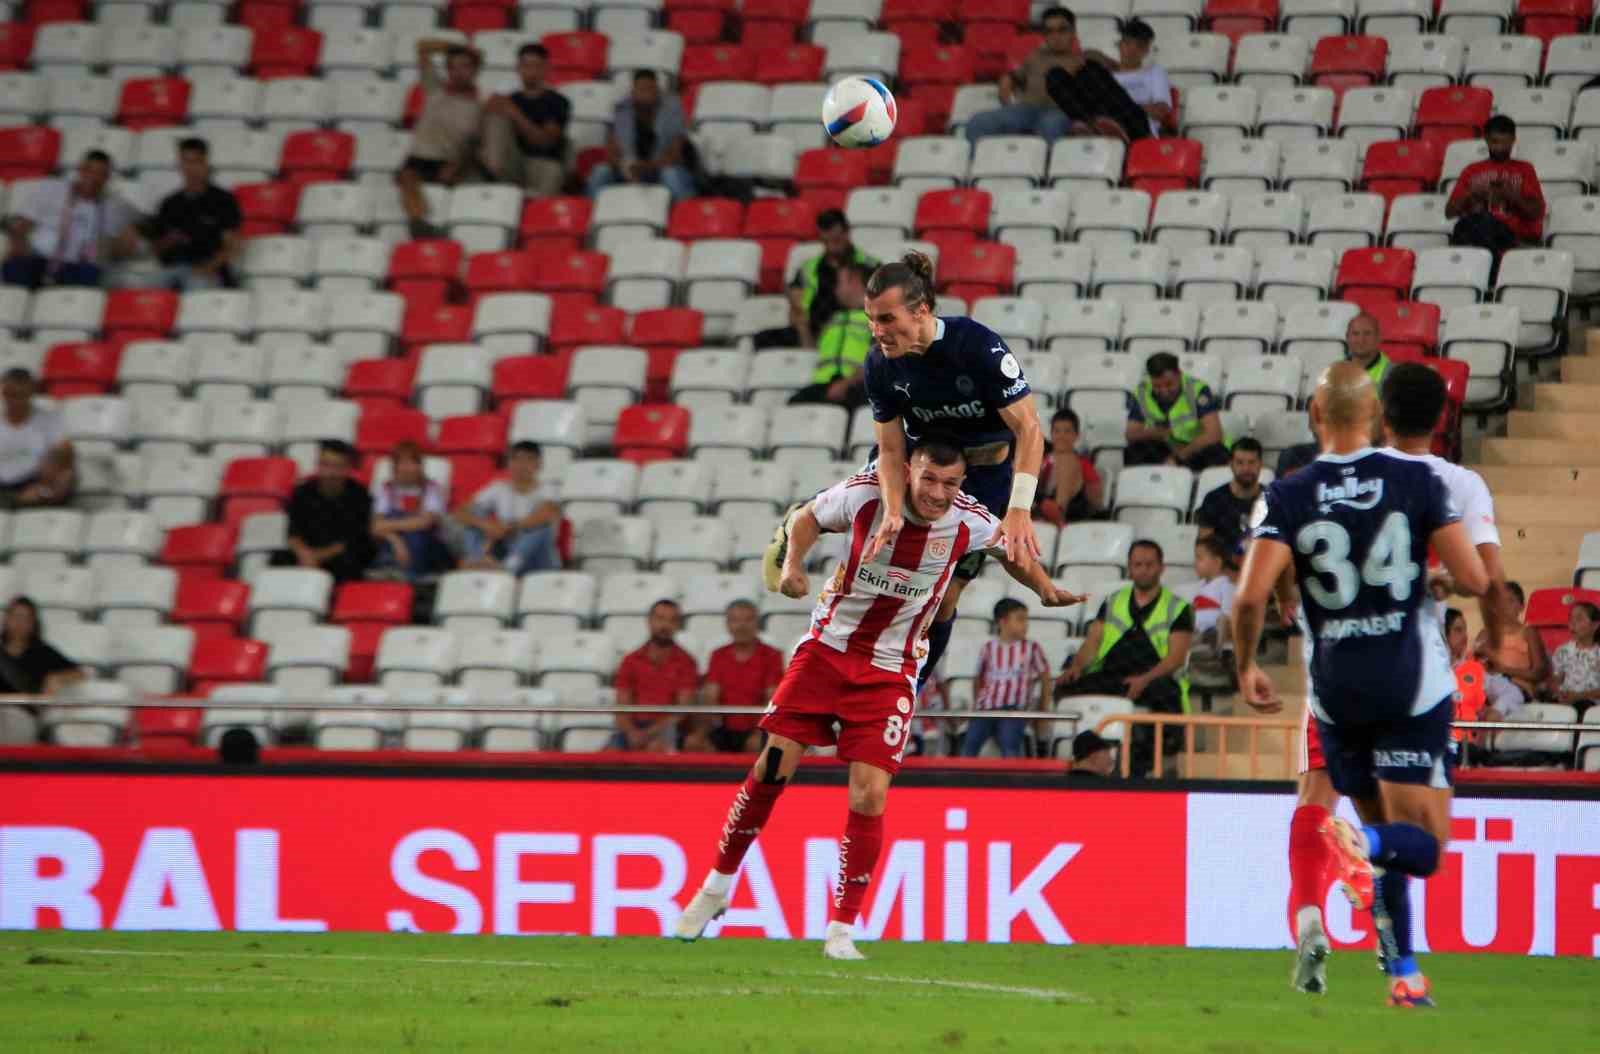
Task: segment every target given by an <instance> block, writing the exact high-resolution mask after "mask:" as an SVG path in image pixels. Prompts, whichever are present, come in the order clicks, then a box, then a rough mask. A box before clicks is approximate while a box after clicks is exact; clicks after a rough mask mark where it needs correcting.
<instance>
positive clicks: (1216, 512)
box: [1194, 436, 1262, 554]
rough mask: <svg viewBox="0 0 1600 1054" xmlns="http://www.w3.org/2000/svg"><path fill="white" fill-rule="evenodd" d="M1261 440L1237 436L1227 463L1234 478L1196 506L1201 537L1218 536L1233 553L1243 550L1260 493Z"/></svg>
mask: <svg viewBox="0 0 1600 1054" xmlns="http://www.w3.org/2000/svg"><path fill="white" fill-rule="evenodd" d="M1261 453H1262V451H1261V443H1260V442H1259V441H1258V440H1256V439H1255V438H1253V437H1251V436H1243V437H1241V438H1239V439H1236V440H1234V443H1233V458H1232V460H1231V461H1230V462H1229V463H1228V464H1229V468H1231V469H1232V470H1233V479H1232V480H1230V481H1229V482H1227V483H1224V484H1223V485H1222V486H1220V487H1218V488H1217V489H1216V490H1213V491H1212V492H1211V493H1210V494H1207V495H1206V496H1205V499H1204V500H1203V501H1201V502H1200V508H1199V509H1197V510H1195V514H1194V522H1195V523H1196V524H1197V525H1198V526H1199V528H1200V537H1202V538H1206V537H1211V536H1215V537H1216V539H1217V540H1218V541H1220V542H1221V543H1222V544H1223V545H1225V546H1227V547H1228V551H1229V552H1231V553H1241V554H1242V553H1243V551H1244V537H1245V529H1246V526H1247V525H1248V524H1249V522H1250V510H1251V509H1253V508H1255V504H1256V499H1257V498H1259V497H1261Z"/></svg>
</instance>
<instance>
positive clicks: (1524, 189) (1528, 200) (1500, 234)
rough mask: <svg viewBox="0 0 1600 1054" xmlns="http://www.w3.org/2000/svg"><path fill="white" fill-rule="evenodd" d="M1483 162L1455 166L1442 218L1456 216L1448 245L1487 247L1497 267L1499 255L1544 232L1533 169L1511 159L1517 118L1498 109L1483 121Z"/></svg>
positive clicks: (1532, 242)
mask: <svg viewBox="0 0 1600 1054" xmlns="http://www.w3.org/2000/svg"><path fill="white" fill-rule="evenodd" d="M1483 145H1484V146H1485V147H1486V148H1488V151H1489V158H1488V160H1486V161H1474V162H1473V163H1472V164H1470V165H1468V166H1467V167H1466V168H1464V169H1462V170H1461V175H1460V176H1459V177H1457V178H1456V182H1455V185H1454V186H1453V187H1451V189H1450V200H1449V201H1448V202H1446V203H1445V206H1444V215H1445V218H1446V219H1451V220H1455V221H1456V225H1455V228H1454V229H1453V230H1452V231H1451V232H1450V244H1451V245H1468V246H1475V247H1477V248H1480V249H1488V250H1489V251H1490V252H1492V253H1493V254H1494V259H1495V267H1496V268H1497V269H1498V266H1499V263H1500V255H1501V254H1502V253H1504V252H1506V251H1507V250H1509V249H1515V248H1517V247H1518V246H1522V245H1538V244H1539V240H1540V237H1541V235H1542V234H1543V231H1544V190H1543V189H1542V188H1541V187H1540V186H1539V173H1538V172H1537V171H1535V169H1534V167H1533V165H1532V164H1530V163H1529V162H1527V161H1513V160H1512V159H1511V150H1512V148H1513V147H1515V146H1516V145H1517V122H1515V121H1513V120H1512V119H1511V118H1509V117H1507V116H1505V115H1504V114H1496V115H1495V116H1493V117H1491V118H1489V120H1488V122H1487V123H1485V124H1484V126H1483Z"/></svg>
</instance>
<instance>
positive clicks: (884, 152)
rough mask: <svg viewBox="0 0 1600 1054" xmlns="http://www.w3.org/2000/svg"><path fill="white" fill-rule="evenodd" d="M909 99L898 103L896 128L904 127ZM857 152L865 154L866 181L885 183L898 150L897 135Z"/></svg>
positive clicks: (873, 183) (888, 178) (892, 170)
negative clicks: (885, 141) (898, 119)
mask: <svg viewBox="0 0 1600 1054" xmlns="http://www.w3.org/2000/svg"><path fill="white" fill-rule="evenodd" d="M910 101H911V100H909V99H906V100H904V101H902V102H900V104H899V106H900V122H899V124H898V125H897V126H896V127H897V128H905V127H906V104H907V103H909V102H910ZM918 112H921V111H918ZM906 134H913V133H906ZM857 152H858V153H862V154H865V155H867V180H868V182H869V183H871V184H872V185H873V186H877V187H881V186H883V185H885V184H887V183H888V182H889V180H890V178H891V177H892V176H893V175H894V159H895V155H896V154H898V153H899V152H900V140H899V138H898V137H894V138H891V139H890V140H889V141H888V142H887V143H879V144H878V145H877V146H869V147H867V148H866V149H865V150H860V151H857Z"/></svg>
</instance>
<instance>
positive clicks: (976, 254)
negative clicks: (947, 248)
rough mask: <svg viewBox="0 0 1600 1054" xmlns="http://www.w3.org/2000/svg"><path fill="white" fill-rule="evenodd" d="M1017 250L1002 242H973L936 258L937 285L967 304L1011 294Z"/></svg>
mask: <svg viewBox="0 0 1600 1054" xmlns="http://www.w3.org/2000/svg"><path fill="white" fill-rule="evenodd" d="M1016 266H1017V250H1016V249H1015V248H1013V247H1012V246H1010V245H1006V244H1005V243H1003V242H984V241H974V242H969V243H967V244H966V245H962V246H959V247H957V248H956V249H955V250H954V251H952V252H949V253H947V254H946V253H941V255H940V257H939V283H940V285H941V286H942V287H943V289H944V291H945V292H947V293H949V294H950V295H951V296H959V297H961V298H962V299H964V300H966V301H967V302H969V303H970V302H972V301H974V300H976V299H978V298H979V297H985V296H996V295H999V294H1003V293H1008V292H1010V291H1011V283H1012V273H1013V271H1014V270H1015V269H1016Z"/></svg>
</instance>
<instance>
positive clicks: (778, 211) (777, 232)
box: [740, 198, 817, 241]
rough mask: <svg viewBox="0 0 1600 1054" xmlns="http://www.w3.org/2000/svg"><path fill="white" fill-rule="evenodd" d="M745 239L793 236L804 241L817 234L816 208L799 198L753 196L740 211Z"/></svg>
mask: <svg viewBox="0 0 1600 1054" xmlns="http://www.w3.org/2000/svg"><path fill="white" fill-rule="evenodd" d="M740 236H741V237H745V238H757V239H759V238H793V239H795V240H796V241H805V240H807V239H810V238H815V237H816V236H817V210H816V209H814V208H812V207H811V206H810V205H809V204H807V203H806V202H804V201H801V200H800V199H799V198H757V199H755V200H754V201H752V202H751V203H750V207H749V208H748V209H746V210H745V214H744V232H743V234H742V235H740Z"/></svg>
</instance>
